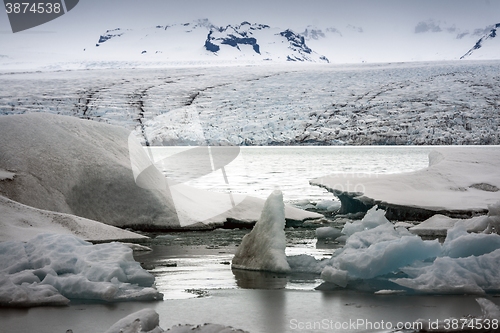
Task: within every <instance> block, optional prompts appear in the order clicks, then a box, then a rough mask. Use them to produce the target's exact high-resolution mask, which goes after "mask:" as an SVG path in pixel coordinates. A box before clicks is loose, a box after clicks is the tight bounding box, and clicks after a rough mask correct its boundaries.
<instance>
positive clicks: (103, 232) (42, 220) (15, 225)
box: [0, 196, 147, 242]
mask: <svg viewBox="0 0 500 333" xmlns="http://www.w3.org/2000/svg"><path fill="white" fill-rule="evenodd" d="M43 233H54V234H61V235H74V236H77V237H80V238H83V239H87V240H94V241H95V240H113V239H116V240H117V239H142V238H147V237H146V236H143V235H140V234H137V233H135V232H130V231H126V230H123V229H120V228H116V227H113V226H110V225H107V224H104V223H100V222H97V221H92V220H89V219H85V218H82V217H78V216H75V215H70V214H63V213H55V212H50V211H47V210H41V209H36V208H33V207H29V206H26V205H23V204H20V203H18V202H15V201H12V200H9V199H7V198H5V197H3V196H0V242H4V241H9V240H10V241H12V240H16V241H23V242H26V241H28V240H30V239H32V238H34V237H35V236H37V235H39V234H43Z"/></svg>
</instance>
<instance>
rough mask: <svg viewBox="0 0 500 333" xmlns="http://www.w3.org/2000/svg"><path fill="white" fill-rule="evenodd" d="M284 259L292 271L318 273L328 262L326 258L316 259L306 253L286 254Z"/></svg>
mask: <svg viewBox="0 0 500 333" xmlns="http://www.w3.org/2000/svg"><path fill="white" fill-rule="evenodd" d="M286 260H287V261H288V264H289V265H290V269H291V271H292V272H295V273H313V274H320V273H321V271H322V270H323V268H324V267H325V265H326V264H327V262H328V261H327V260H317V259H316V258H314V257H313V256H310V255H307V254H299V255H296V256H288V257H286Z"/></svg>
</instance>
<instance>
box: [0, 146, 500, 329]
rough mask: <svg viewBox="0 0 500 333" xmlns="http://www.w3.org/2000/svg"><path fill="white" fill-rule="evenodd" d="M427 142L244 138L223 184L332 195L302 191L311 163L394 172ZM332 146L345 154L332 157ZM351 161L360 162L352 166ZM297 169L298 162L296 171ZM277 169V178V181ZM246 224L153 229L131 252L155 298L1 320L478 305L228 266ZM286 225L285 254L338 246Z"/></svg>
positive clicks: (329, 315) (423, 151) (258, 319)
mask: <svg viewBox="0 0 500 333" xmlns="http://www.w3.org/2000/svg"><path fill="white" fill-rule="evenodd" d="M477 148H478V149H481V147H477ZM160 149H162V148H160ZM176 149H177V148H176ZM432 149H433V147H286V148H283V147H265V148H261V149H259V148H257V147H250V148H248V150H246V148H244V149H242V154H241V155H242V156H241V157H242V158H244V159H245V163H246V164H248V165H253V169H252V167H247V168H245V169H246V170H245V173H243V171H241V174H240V176H239V177H236V176H235V175H234V174H233V176H231V174H232V173H231V172H230V168H229V166H228V169H227V171H228V177H229V180H230V181H229V184H230V185H233V183H232V181H235V180H237V181H235V184H234V185H238V186H242V187H244V186H245V181H247V179H246V178H245V177H247V176H248V175H250V176H252V175H253V177H260V178H259V179H260V180H262V181H259V182H258V185H256V186H255V191H254V192H255V193H261V195H267V194H268V193H269V192H270V191H271V190H273V189H275V187H273V184H274V185H276V184H280V188H281V189H282V190H283V191H284V192H285V193H287V192H290V193H291V194H292V195H291V196H290V197H289V198H288V199H286V200H287V201H289V202H292V203H293V202H294V201H295V200H300V199H313V201H314V200H323V199H325V198H329V199H331V198H332V197H333V196H332V194H330V193H328V192H326V191H323V193H319V194H316V195H314V194H311V193H309V192H307V191H305V189H306V188H308V187H312V186H311V185H309V184H308V183H307V179H308V178H309V177H314V176H315V175H316V174H315V173H316V172H319V174H320V175H324V174H325V172H324V171H325V170H323V169H321V167H319V166H318V165H321V166H324V167H325V168H326V169H327V170H328V173H331V172H336V171H338V172H345V171H351V172H352V171H354V172H360V173H361V172H367V173H371V174H373V175H376V174H378V173H397V172H402V171H411V170H417V169H421V168H423V167H425V166H427V165H428V157H427V155H428V152H429V150H432ZM328 150H331V151H336V156H337V159H333V158H331V157H324V159H321V158H320V157H319V156H328V153H327V152H328ZM247 151H248V153H247ZM273 151H274V152H275V153H274V154H273V153H272V152H273ZM308 151H309V152H310V154H311V155H312V156H315V155H317V156H318V157H316V158H310V156H307V154H309V153H306V152H308ZM273 155H274V156H273ZM339 155H341V156H345V158H344V159H339V158H338V156H339ZM250 156H254V158H253V159H252V158H251V157H250ZM264 156H267V159H266V158H264ZM349 156H350V157H349ZM252 160H253V162H252ZM255 161H261V163H262V164H261V165H260V166H259V165H257V166H255V165H254V163H256V162H255ZM263 161H269V163H263ZM297 161H299V162H297ZM300 161H302V162H300ZM311 161H314V162H311ZM332 161H334V162H332ZM236 162H238V161H236ZM300 163H302V166H300ZM279 164H281V165H282V166H283V165H290V166H293V167H290V170H289V171H286V168H281V169H282V171H281V173H277V171H278V172H279V170H276V169H275V168H273V167H272V166H273V165H276V166H278V165H279ZM335 164H336V165H335ZM353 166H355V167H356V168H357V169H355V170H352V169H349V168H352V167H353ZM297 169H298V170H301V172H300V173H297V171H296V170H297ZM240 170H243V169H241V168H240ZM308 172H310V174H309V173H308ZM299 174H300V175H305V174H307V176H305V177H304V178H305V180H306V181H305V183H304V182H302V183H297V179H298V178H300V176H299ZM276 176H278V177H279V181H276ZM212 177H215V178H213V179H210V178H207V179H197V180H195V184H196V182H197V186H200V187H203V186H205V188H213V187H214V184H216V185H217V184H221V185H220V190H227V184H225V182H224V181H223V179H222V176H221V175H212ZM250 178H251V177H250ZM266 181H267V185H265V183H266ZM195 184H192V185H193V186H195ZM250 185H251V184H250ZM235 190H237V186H236V188H235ZM254 195H255V194H254ZM311 196H312V198H311ZM246 233H247V231H245V230H214V231H210V232H183V233H169V234H166V235H156V234H155V235H152V236H157V237H156V238H153V240H152V241H151V243H150V244H149V245H150V246H151V247H152V248H153V251H152V252H146V253H142V252H138V253H136V260H138V261H140V262H141V263H142V264H143V266H144V267H146V268H147V269H149V270H150V272H152V273H153V274H154V275H155V276H156V284H157V287H158V290H159V291H160V292H162V293H164V294H165V300H164V301H162V302H155V303H135V302H134V303H124V304H88V303H79V302H77V303H73V304H72V305H71V306H70V307H68V308H50V307H49V308H33V309H29V310H16V309H2V310H1V311H0V316H1V318H2V325H5V326H4V327H5V329H6V330H7V332H14V331H19V330H21V331H27V332H29V331H37V332H54V331H62V332H64V331H65V330H66V329H69V328H71V329H73V332H75V333H76V332H96V331H104V330H105V329H106V328H107V327H110V326H111V325H112V324H113V323H114V322H116V321H117V320H118V319H120V318H122V317H124V316H125V315H127V314H129V313H132V312H134V311H137V310H140V309H143V308H153V309H155V310H156V311H157V312H158V313H159V314H160V321H161V323H162V326H163V327H170V326H172V325H174V324H178V323H192V324H198V323H202V322H215V323H220V324H224V325H231V326H233V327H236V328H241V329H244V330H248V331H250V332H269V331H273V332H293V331H306V332H307V331H310V332H315V331H318V330H317V329H310V330H308V329H299V327H302V328H306V327H307V325H313V324H314V323H318V322H323V320H330V321H335V322H343V321H346V320H358V319H359V320H365V321H369V322H372V323H377V322H380V321H382V320H383V321H385V322H387V321H391V322H397V321H404V322H411V321H415V320H416V319H419V318H422V319H425V320H427V319H428V320H430V321H435V320H437V319H440V320H443V319H446V318H450V317H461V316H464V315H468V314H472V315H476V316H479V315H480V314H481V311H480V307H479V306H478V304H477V303H476V301H475V296H422V295H418V296H417V295H412V296H406V295H374V294H373V293H366V292H359V291H354V290H343V291H334V292H321V291H315V290H313V288H314V287H316V286H318V285H319V284H320V283H321V279H319V277H318V276H308V275H292V276H288V277H287V276H282V275H279V274H272V273H260V272H244V271H243V272H242V271H231V268H230V266H229V263H230V261H231V258H232V255H233V253H234V251H235V249H236V246H237V245H239V244H240V243H241V239H242V237H243V235H244V234H246ZM286 235H287V250H286V251H287V255H294V254H309V255H312V256H314V257H315V258H323V257H328V256H330V255H331V253H332V252H333V250H334V249H335V248H336V247H337V246H338V245H337V244H335V243H328V242H317V241H316V239H315V234H314V230H311V229H298V228H297V229H287V231H286ZM497 303H498V302H497ZM40 318H43V321H44V325H40V324H39V321H40V320H41V319H40ZM44 326H45V327H44ZM332 331H361V330H360V329H353V330H349V329H345V330H343V329H341V330H332Z"/></svg>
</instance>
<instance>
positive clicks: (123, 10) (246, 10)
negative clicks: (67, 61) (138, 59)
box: [0, 0, 500, 33]
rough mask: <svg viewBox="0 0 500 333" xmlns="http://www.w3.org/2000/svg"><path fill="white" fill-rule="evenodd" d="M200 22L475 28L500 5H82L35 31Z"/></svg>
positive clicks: (190, 1)
mask: <svg viewBox="0 0 500 333" xmlns="http://www.w3.org/2000/svg"><path fill="white" fill-rule="evenodd" d="M198 18H209V19H210V20H211V21H212V22H213V23H214V24H216V25H226V24H231V23H233V24H234V23H239V22H241V21H244V20H247V21H250V22H252V23H254V22H258V23H265V24H269V25H272V26H277V27H281V28H283V27H291V28H295V29H300V28H303V27H305V26H307V25H309V24H313V25H317V26H319V27H325V26H337V27H342V26H344V25H345V24H353V25H358V26H365V27H376V26H387V25H390V26H393V27H395V28H396V27H397V26H398V25H403V24H407V25H408V24H412V25H414V24H416V23H418V22H419V21H421V20H427V19H435V20H440V21H446V22H447V23H448V24H456V25H457V26H463V27H464V28H471V27H481V26H484V25H485V22H488V24H493V23H496V22H497V21H498V22H500V0H348V1H346V0H247V1H237V0H210V1H206V0H183V1H178V0H175V1H170V0H80V2H79V4H78V5H77V6H76V7H75V8H74V9H73V10H72V11H70V12H69V13H68V14H66V15H65V16H63V17H61V18H59V19H57V20H54V21H52V22H50V23H46V24H44V25H42V26H40V27H38V28H35V30H33V31H36V30H38V31H56V32H67V31H68V30H72V31H73V32H74V33H83V32H85V31H89V30H91V31H101V30H102V29H111V28H115V27H123V28H135V27H148V26H153V25H157V24H166V23H176V22H189V21H192V20H193V19H198ZM9 30H10V26H9V24H8V20H7V15H6V14H5V13H4V14H0V31H2V32H4V33H5V32H7V31H9Z"/></svg>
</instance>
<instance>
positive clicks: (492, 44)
mask: <svg viewBox="0 0 500 333" xmlns="http://www.w3.org/2000/svg"><path fill="white" fill-rule="evenodd" d="M498 28H500V23H497V24H495V25H494V26H492V27H491V29H490V30H489V31H487V32H486V33H485V34H484V35H483V36H482V37H481V38H479V40H478V41H477V42H476V44H475V45H474V46H473V47H472V48H471V49H470V50H469V51H468V52H467V53H466V54H464V55H463V56H462V57H460V59H469V58H483V57H484V58H490V57H492V56H494V55H497V56H498V55H499V54H500V41H499V40H498V38H497V39H495V40H494V41H493V39H494V38H495V37H497V29H498ZM480 49H481V50H480Z"/></svg>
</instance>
